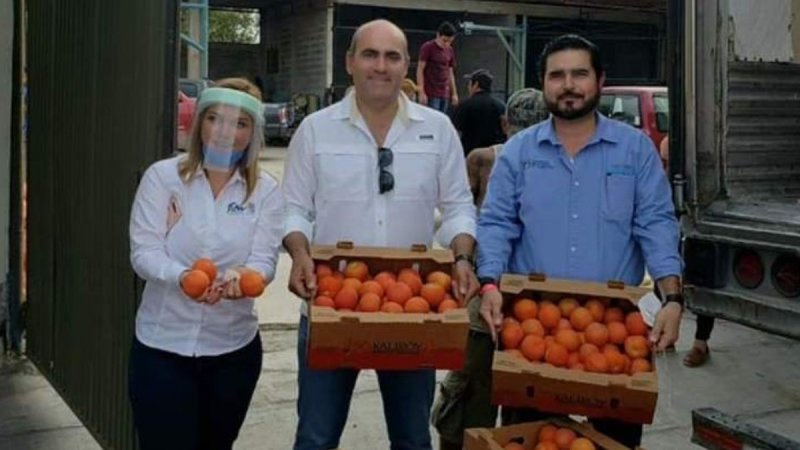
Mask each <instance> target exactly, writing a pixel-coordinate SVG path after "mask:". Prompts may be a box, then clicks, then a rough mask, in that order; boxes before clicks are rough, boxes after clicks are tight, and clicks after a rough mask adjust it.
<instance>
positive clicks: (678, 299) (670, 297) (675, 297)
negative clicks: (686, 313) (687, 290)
mask: <svg viewBox="0 0 800 450" xmlns="http://www.w3.org/2000/svg"><path fill="white" fill-rule="evenodd" d="M670 302H675V303H677V304H679V305H681V309H683V295H682V294H667V295H665V296H664V301H663V302H661V305H662V306H667V303H670Z"/></svg>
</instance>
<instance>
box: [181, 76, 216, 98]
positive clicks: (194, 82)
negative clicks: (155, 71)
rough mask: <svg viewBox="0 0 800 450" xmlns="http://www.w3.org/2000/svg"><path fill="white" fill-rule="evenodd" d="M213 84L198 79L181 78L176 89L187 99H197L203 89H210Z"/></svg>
mask: <svg viewBox="0 0 800 450" xmlns="http://www.w3.org/2000/svg"><path fill="white" fill-rule="evenodd" d="M213 85H214V82H213V81H211V80H207V79H200V78H181V79H179V80H178V88H179V89H180V91H181V92H183V93H184V94H186V96H187V97H190V98H197V97H199V96H200V93H201V92H203V90H204V89H205V88H208V87H211V86H213Z"/></svg>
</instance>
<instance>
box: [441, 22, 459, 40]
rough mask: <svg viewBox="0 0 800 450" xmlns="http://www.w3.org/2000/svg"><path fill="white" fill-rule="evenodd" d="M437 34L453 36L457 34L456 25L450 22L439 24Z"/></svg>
mask: <svg viewBox="0 0 800 450" xmlns="http://www.w3.org/2000/svg"><path fill="white" fill-rule="evenodd" d="M436 34H441V35H442V36H447V37H453V36H455V35H456V27H455V26H454V25H453V24H452V23H450V22H442V23H441V24H440V25H439V29H438V30H437V31H436Z"/></svg>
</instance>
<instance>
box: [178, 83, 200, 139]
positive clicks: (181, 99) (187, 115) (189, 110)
mask: <svg viewBox="0 0 800 450" xmlns="http://www.w3.org/2000/svg"><path fill="white" fill-rule="evenodd" d="M195 103H197V100H196V99H194V98H191V97H189V96H187V95H186V94H184V93H183V92H181V91H178V149H179V150H186V149H187V148H188V146H189V133H190V132H191V130H192V116H194V108H195Z"/></svg>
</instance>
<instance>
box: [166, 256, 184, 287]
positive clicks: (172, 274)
mask: <svg viewBox="0 0 800 450" xmlns="http://www.w3.org/2000/svg"><path fill="white" fill-rule="evenodd" d="M186 269H188V268H187V267H184V266H183V265H181V264H178V263H177V262H171V263H170V264H169V265H167V266H166V267H165V268H164V272H163V273H162V274H161V279H162V280H164V282H165V283H169V284H174V285H176V286H179V287H180V279H181V274H182V273H183V271H184V270H186Z"/></svg>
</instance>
